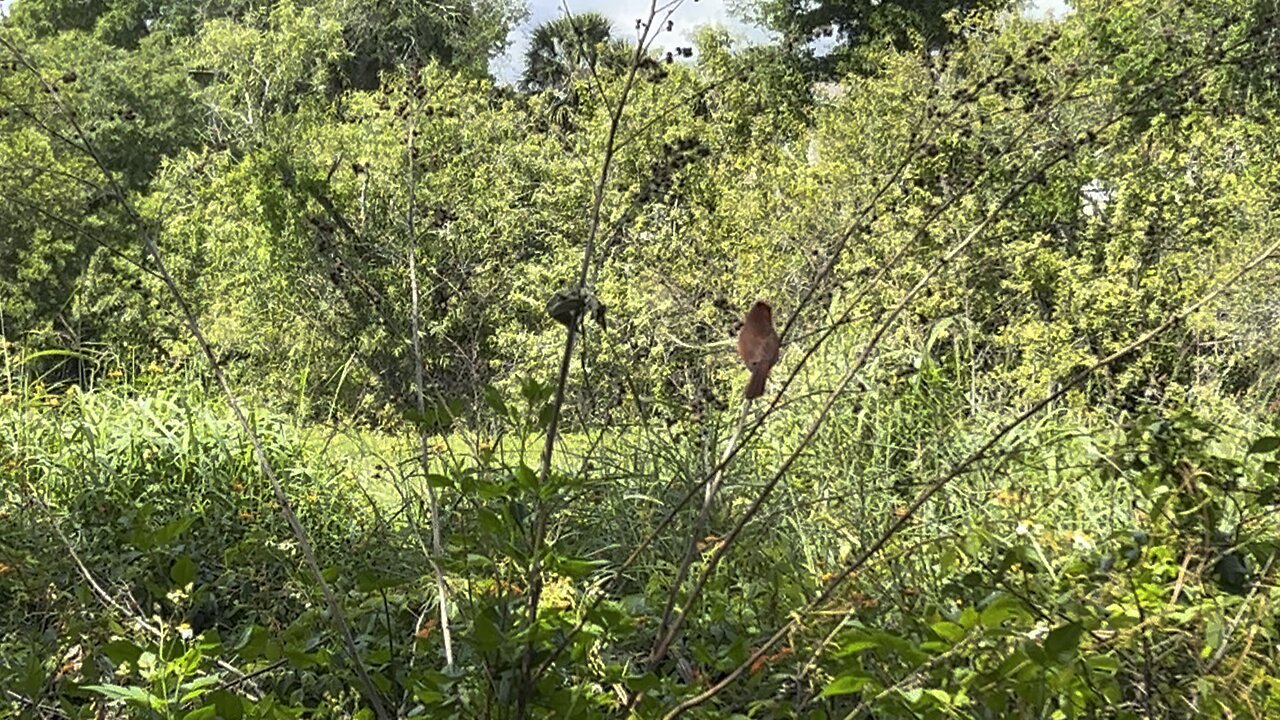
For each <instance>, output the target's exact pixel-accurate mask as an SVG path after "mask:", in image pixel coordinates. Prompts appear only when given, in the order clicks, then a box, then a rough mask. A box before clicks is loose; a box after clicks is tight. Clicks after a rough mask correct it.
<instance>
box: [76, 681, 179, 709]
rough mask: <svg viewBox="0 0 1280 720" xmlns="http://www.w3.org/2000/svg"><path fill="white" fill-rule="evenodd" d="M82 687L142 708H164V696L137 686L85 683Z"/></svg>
mask: <svg viewBox="0 0 1280 720" xmlns="http://www.w3.org/2000/svg"><path fill="white" fill-rule="evenodd" d="M82 689H84V690H88V691H90V692H96V693H98V694H99V695H102V696H103V697H107V698H110V699H112V700H121V701H123V702H126V703H129V704H131V705H137V706H138V707H142V708H149V709H156V710H159V709H161V708H164V707H165V705H166V703H165V701H164V698H161V697H157V696H155V695H152V694H151V693H149V692H147V691H146V690H143V689H142V688H139V687H126V686H123V685H85V686H83V688H82Z"/></svg>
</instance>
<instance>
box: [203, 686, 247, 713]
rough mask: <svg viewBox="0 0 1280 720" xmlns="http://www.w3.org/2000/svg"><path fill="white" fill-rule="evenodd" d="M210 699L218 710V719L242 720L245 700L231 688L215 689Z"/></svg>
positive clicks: (210, 694)
mask: <svg viewBox="0 0 1280 720" xmlns="http://www.w3.org/2000/svg"><path fill="white" fill-rule="evenodd" d="M209 701H210V702H211V703H213V706H214V708H216V709H217V712H218V720H240V718H242V717H244V701H243V700H241V699H240V697H239V696H238V695H236V694H235V693H233V692H231V691H229V690H214V691H213V692H211V693H209Z"/></svg>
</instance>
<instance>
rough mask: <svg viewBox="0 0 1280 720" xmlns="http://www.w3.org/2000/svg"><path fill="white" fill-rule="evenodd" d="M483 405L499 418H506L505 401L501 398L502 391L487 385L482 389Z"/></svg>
mask: <svg viewBox="0 0 1280 720" xmlns="http://www.w3.org/2000/svg"><path fill="white" fill-rule="evenodd" d="M484 404H485V405H488V406H489V409H490V410H492V411H494V412H495V413H497V414H498V415H499V416H501V417H507V415H508V412H507V401H506V400H505V399H504V398H503V397H502V391H501V390H499V389H498V388H496V387H494V386H492V385H487V386H485V389H484Z"/></svg>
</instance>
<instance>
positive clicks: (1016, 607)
mask: <svg viewBox="0 0 1280 720" xmlns="http://www.w3.org/2000/svg"><path fill="white" fill-rule="evenodd" d="M1022 612H1023V610H1022V605H1021V604H1020V603H1019V602H1018V601H1017V600H1016V599H1015V598H1013V597H1011V596H1009V595H1003V594H1001V595H997V596H996V598H995V599H994V600H992V601H991V602H990V603H989V604H988V605H987V606H986V607H985V608H983V609H982V614H981V615H980V616H979V619H978V621H979V623H981V625H982V627H983V628H986V629H987V630H995V629H997V628H999V627H1000V624H1001V623H1003V622H1004V621H1005V620H1008V619H1009V618H1011V617H1015V616H1017V615H1021V614H1022Z"/></svg>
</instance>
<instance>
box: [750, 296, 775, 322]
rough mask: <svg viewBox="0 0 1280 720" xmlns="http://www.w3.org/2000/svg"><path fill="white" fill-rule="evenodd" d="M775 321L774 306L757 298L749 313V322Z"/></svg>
mask: <svg viewBox="0 0 1280 720" xmlns="http://www.w3.org/2000/svg"><path fill="white" fill-rule="evenodd" d="M772 321H773V308H772V307H770V306H769V303H767V302H765V301H763V300H757V301H756V302H755V304H754V305H752V306H751V312H749V313H747V322H753V323H768V322H772Z"/></svg>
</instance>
